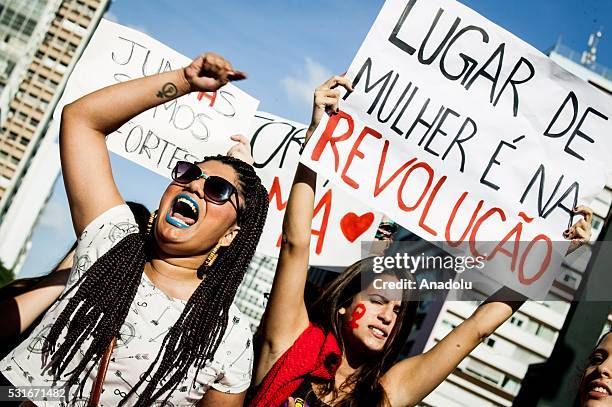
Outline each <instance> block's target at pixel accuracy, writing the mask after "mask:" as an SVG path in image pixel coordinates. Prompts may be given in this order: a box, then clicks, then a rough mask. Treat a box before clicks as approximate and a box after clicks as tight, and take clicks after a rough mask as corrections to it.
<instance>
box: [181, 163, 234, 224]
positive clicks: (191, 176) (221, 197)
mask: <svg viewBox="0 0 612 407" xmlns="http://www.w3.org/2000/svg"><path fill="white" fill-rule="evenodd" d="M200 178H204V181H205V182H204V197H205V198H206V199H207V200H208V201H210V202H212V203H214V204H217V205H223V204H224V203H226V202H229V203H230V204H232V206H233V207H234V209H235V210H236V223H240V214H241V210H240V203H239V200H238V190H237V189H236V187H235V186H234V185H232V183H231V182H229V181H228V180H226V179H225V178H223V177H219V176H217V175H208V174H206V173H205V172H204V171H202V169H201V168H200V167H199V166H198V165H197V164H193V163H190V162H187V161H177V163H176V165H175V166H174V169H173V170H172V179H173V180H174V181H176V182H178V183H179V184H189V183H190V182H192V181H195V180H197V179H200ZM233 195H236V203H234V202H233V201H232V196H233Z"/></svg>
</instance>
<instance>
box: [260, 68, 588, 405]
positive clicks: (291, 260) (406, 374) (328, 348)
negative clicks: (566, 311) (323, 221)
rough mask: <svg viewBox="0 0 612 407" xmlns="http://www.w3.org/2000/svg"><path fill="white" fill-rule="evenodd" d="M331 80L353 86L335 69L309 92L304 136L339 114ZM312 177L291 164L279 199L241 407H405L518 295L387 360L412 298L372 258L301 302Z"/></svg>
mask: <svg viewBox="0 0 612 407" xmlns="http://www.w3.org/2000/svg"><path fill="white" fill-rule="evenodd" d="M337 87H344V88H346V89H347V90H348V91H350V90H351V89H352V86H351V83H350V81H349V80H348V79H346V78H344V77H339V76H335V77H333V78H331V79H329V80H328V81H327V82H325V83H324V84H323V85H322V86H320V87H319V88H317V89H316V91H315V95H314V107H313V115H312V121H311V125H310V127H309V129H308V132H307V135H306V140H308V138H309V137H310V135H311V134H312V132H313V131H314V129H315V128H316V126H317V125H318V123H319V121H320V118H321V116H322V115H323V113H324V112H326V111H327V112H328V113H329V114H334V112H337V111H338V100H339V97H340V92H339V91H338V90H337V89H335V88H337ZM315 181H316V174H315V173H314V172H313V171H311V170H310V169H308V168H307V167H305V166H303V165H301V164H300V165H299V166H298V169H297V171H296V175H295V179H294V181H293V186H292V189H291V195H290V197H289V201H288V202H287V207H286V212H285V219H284V223H283V234H282V246H281V250H280V257H279V262H278V266H277V269H276V275H275V277H274V283H273V285H272V292H271V293H270V297H269V301H268V305H267V309H266V313H265V314H264V316H263V319H262V325H261V327H260V330H261V332H260V333H261V349H260V351H259V353H258V355H257V358H256V360H257V363H256V365H255V371H254V375H253V384H254V386H255V388H254V390H253V393H254V394H253V395H252V398H251V401H250V406H256V407H264V406H265V407H268V406H278V405H282V404H285V403H287V404H288V405H300V404H301V405H309V406H311V407H314V406H413V405H415V404H417V403H418V402H420V401H421V400H422V399H423V398H424V397H425V396H426V395H427V394H429V393H430V392H431V391H432V390H433V389H435V388H436V387H437V386H438V385H439V384H440V383H441V382H442V381H443V380H444V379H445V378H446V377H447V376H448V375H449V374H450V373H451V372H452V371H453V370H454V369H455V368H456V367H457V365H458V364H459V363H460V362H461V361H462V360H463V359H464V358H465V357H466V356H467V355H468V354H469V353H470V352H471V351H472V350H473V349H474V348H475V347H476V346H477V345H478V344H479V343H480V342H481V341H482V340H483V339H484V338H485V337H487V336H488V335H490V334H491V333H492V332H493V331H494V330H495V329H496V328H497V327H499V326H500V325H501V324H502V323H503V322H504V321H506V319H508V318H509V317H510V316H511V315H512V313H513V312H514V311H515V310H516V309H517V308H518V307H519V306H520V305H521V304H522V301H513V302H508V301H502V300H498V299H497V298H502V294H503V297H504V298H509V297H508V295H507V294H505V293H499V292H498V293H496V294H497V295H493V296H492V297H491V298H489V299H488V300H487V301H486V302H485V303H483V304H482V305H481V306H480V307H479V308H478V309H477V310H476V311H475V313H474V314H473V315H472V316H471V317H469V318H468V319H467V320H465V321H464V322H463V323H462V324H461V325H459V326H458V327H456V328H455V329H454V330H453V331H452V332H450V333H449V334H448V335H447V336H446V337H445V338H444V339H442V340H441V341H440V342H439V343H438V344H436V345H435V346H434V347H433V348H432V349H431V350H429V351H427V352H425V353H423V354H421V355H418V356H414V357H411V358H408V359H404V360H402V361H400V362H397V363H395V360H396V357H397V356H398V354H399V352H400V350H401V347H402V346H403V345H404V343H405V342H406V338H407V336H408V333H409V331H410V325H411V324H412V321H413V319H414V318H413V316H414V314H415V310H416V306H417V302H416V301H411V300H412V298H410V294H409V293H408V291H409V290H404V291H401V290H397V289H395V290H383V289H380V288H381V284H378V285H376V284H374V282H373V273H372V272H371V271H372V269H373V266H374V262H373V259H372V258H367V259H364V260H361V261H359V262H357V263H355V264H353V265H352V266H350V267H349V268H348V269H347V270H345V271H344V272H342V273H341V274H340V275H339V276H338V277H337V278H336V280H334V281H333V282H332V283H331V285H330V286H329V287H328V288H327V289H326V291H325V292H324V293H323V294H322V296H321V298H320V299H319V300H318V301H317V303H316V304H314V305H313V308H314V312H310V313H309V312H308V311H307V309H306V305H305V303H304V297H303V292H304V285H305V283H306V275H307V271H308V256H309V247H310V236H311V223H312V217H313V205H314V197H315V185H316V182H315ZM577 213H579V214H582V215H583V217H584V219H582V220H580V221H579V222H577V223H576V224H575V225H573V226H572V227H571V228H570V230H569V231H568V232H567V233H565V234H564V236H565V237H566V238H568V239H572V242H573V243H572V246H571V247H572V248H575V247H577V246H578V245H579V244H581V243H582V242H584V241H586V240H588V238H589V236H590V222H591V216H592V213H591V211H590V209H588V208H585V207H579V208H577ZM362 271H367V273H362ZM364 276H365V277H364ZM376 276H377V278H379V277H382V279H383V280H385V281H386V282H397V281H398V280H400V278H402V277H403V276H399V275H396V274H393V273H389V272H384V273H383V274H377V275H376ZM362 287H366V288H365V289H363V288H362ZM382 287H384V286H382ZM513 294H514V293H513ZM519 297H520V296H519ZM521 298H522V297H521Z"/></svg>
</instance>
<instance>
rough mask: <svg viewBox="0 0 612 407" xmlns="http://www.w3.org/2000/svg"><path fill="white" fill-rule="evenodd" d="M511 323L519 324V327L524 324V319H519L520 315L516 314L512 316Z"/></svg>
mask: <svg viewBox="0 0 612 407" xmlns="http://www.w3.org/2000/svg"><path fill="white" fill-rule="evenodd" d="M510 323H511V324H512V325H516V326H518V327H521V326H523V320H521V319H519V318H518V317H516V316H513V317H512V318H510Z"/></svg>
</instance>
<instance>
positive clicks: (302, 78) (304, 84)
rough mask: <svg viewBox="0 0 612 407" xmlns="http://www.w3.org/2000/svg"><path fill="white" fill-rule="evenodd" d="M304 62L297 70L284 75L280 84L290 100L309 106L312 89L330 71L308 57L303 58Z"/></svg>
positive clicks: (320, 82)
mask: <svg viewBox="0 0 612 407" xmlns="http://www.w3.org/2000/svg"><path fill="white" fill-rule="evenodd" d="M304 63H305V65H304V66H303V67H302V68H301V69H299V70H298V71H297V72H295V73H293V74H290V75H288V76H285V77H284V78H283V79H282V80H281V84H282V85H283V87H284V88H285V92H287V96H289V99H290V100H291V101H293V102H295V103H297V104H300V105H302V104H305V105H306V107H307V108H310V106H311V105H312V95H313V92H314V89H315V88H316V87H317V86H319V85H321V84H322V83H323V82H325V81H326V80H327V79H329V77H330V76H332V72H331V70H330V69H328V68H326V67H325V66H323V65H321V64H320V63H318V62H317V61H314V60H313V59H312V58H309V57H305V58H304Z"/></svg>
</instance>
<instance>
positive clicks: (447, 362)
mask: <svg viewBox="0 0 612 407" xmlns="http://www.w3.org/2000/svg"><path fill="white" fill-rule="evenodd" d="M575 212H576V213H577V214H580V215H582V219H580V220H579V221H578V222H576V223H575V224H574V225H573V226H572V227H571V228H570V229H568V230H567V231H566V232H564V234H563V236H564V237H565V238H566V239H568V240H571V241H572V244H571V246H570V248H569V249H568V253H570V252H571V251H573V250H575V249H576V248H577V247H578V246H580V245H582V244H584V243H585V242H587V241H588V240H589V239H590V236H591V218H592V211H591V209H590V208H587V207H584V206H579V207H578V208H576V209H575ZM587 220H588V222H587ZM525 300H526V298H525V297H523V296H522V295H520V294H518V293H516V292H514V291H512V290H510V289H508V288H505V287H504V288H502V289H500V290H499V291H497V292H496V293H494V294H493V295H492V296H491V297H489V298H488V299H487V300H486V301H485V302H484V303H483V304H482V305H480V306H479V307H478V308H477V309H476V311H475V312H474V314H472V315H471V316H470V317H469V318H468V319H466V320H465V321H463V322H462V323H461V324H460V325H459V326H457V327H456V328H455V329H453V330H452V331H451V332H450V333H449V334H448V335H446V336H445V337H444V338H443V339H442V340H441V341H440V342H438V343H437V344H436V345H435V346H434V347H433V348H431V349H430V350H429V351H427V352H425V353H423V354H421V355H418V356H414V357H411V358H408V359H405V360H403V361H401V362H399V363H397V364H395V365H394V366H393V367H392V368H391V369H389V371H388V372H387V373H386V374H385V375H384V376H383V378H382V380H381V382H382V385H383V387H384V388H385V390H386V392H387V395H388V396H389V399H390V401H391V405H393V406H414V405H415V404H417V403H419V402H420V401H421V400H423V399H424V398H425V397H426V396H427V395H428V394H429V393H431V392H432V391H433V390H434V389H435V388H436V387H438V385H439V384H440V383H442V381H444V379H446V378H447V377H448V375H449V374H451V373H452V372H453V370H455V368H456V367H457V366H458V365H459V363H461V361H462V360H463V359H464V358H465V357H466V356H468V355H469V354H470V352H472V351H473V350H474V349H475V348H476V346H478V345H479V344H480V343H481V342H482V341H483V340H484V339H485V338H486V337H487V336H489V335H491V334H492V333H493V332H495V330H496V329H497V328H499V326H500V325H502V324H503V323H504V322H505V321H506V320H507V319H508V318H510V316H512V314H513V313H514V312H515V311H516V310H517V309H519V308H520V307H521V305H522V304H523V303H524V302H525Z"/></svg>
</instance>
